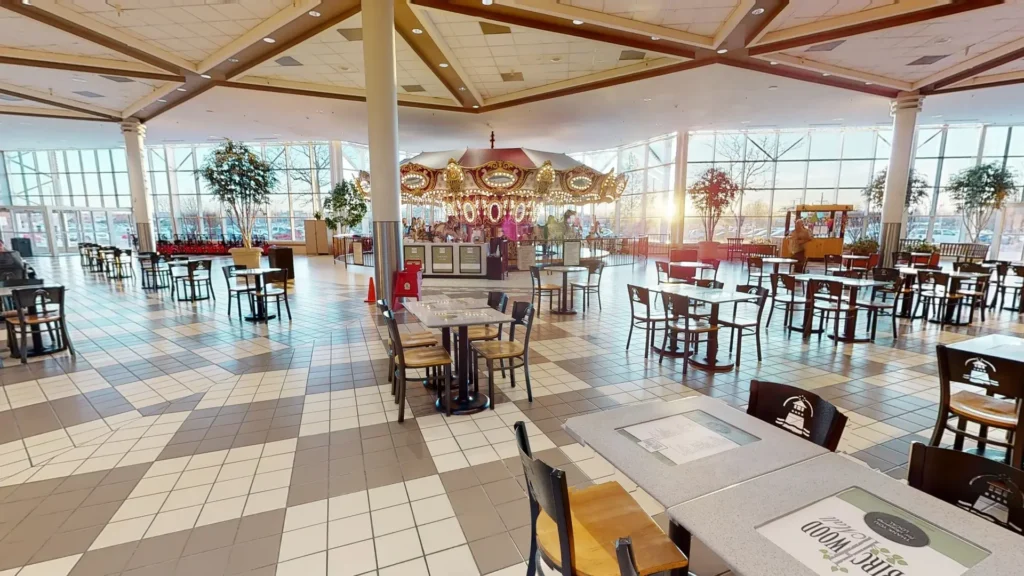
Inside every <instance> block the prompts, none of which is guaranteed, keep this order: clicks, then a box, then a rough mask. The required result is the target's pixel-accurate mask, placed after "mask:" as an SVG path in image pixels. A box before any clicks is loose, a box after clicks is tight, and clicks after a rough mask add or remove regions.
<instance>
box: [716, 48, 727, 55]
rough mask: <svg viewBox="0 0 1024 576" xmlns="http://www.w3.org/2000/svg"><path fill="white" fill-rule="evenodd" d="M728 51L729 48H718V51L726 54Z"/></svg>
mask: <svg viewBox="0 0 1024 576" xmlns="http://www.w3.org/2000/svg"><path fill="white" fill-rule="evenodd" d="M728 51H729V50H728V49H727V48H719V49H718V50H716V52H718V53H719V54H725V53H726V52H728Z"/></svg>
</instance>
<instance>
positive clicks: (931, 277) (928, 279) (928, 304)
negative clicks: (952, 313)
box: [914, 268, 964, 324]
mask: <svg viewBox="0 0 1024 576" xmlns="http://www.w3.org/2000/svg"><path fill="white" fill-rule="evenodd" d="M918 270H919V272H918V273H917V304H915V305H914V317H915V318H916V317H917V311H918V309H919V308H920V307H921V306H923V307H924V310H923V313H924V317H925V318H928V312H929V310H930V309H931V308H932V307H933V306H934V308H935V310H936V312H937V314H938V315H939V323H940V324H945V323H946V318H947V317H948V312H949V310H950V307H952V306H957V307H959V306H960V304H961V303H962V302H963V300H964V297H963V296H962V295H960V294H954V293H952V292H950V290H949V274H945V273H942V272H938V271H934V270H922V269H920V268H918Z"/></svg>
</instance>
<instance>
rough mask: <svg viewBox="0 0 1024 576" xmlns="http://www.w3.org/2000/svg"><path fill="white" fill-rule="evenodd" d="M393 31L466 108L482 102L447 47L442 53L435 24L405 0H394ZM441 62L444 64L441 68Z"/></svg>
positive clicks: (441, 41)
mask: <svg viewBox="0 0 1024 576" xmlns="http://www.w3.org/2000/svg"><path fill="white" fill-rule="evenodd" d="M413 29H417V30H420V31H421V33H420V34H416V33H414V32H413ZM395 31H396V32H398V34H399V35H400V36H401V37H402V39H403V40H405V42H406V44H408V45H409V47H410V48H412V51H413V52H415V53H416V55H417V56H419V58H420V60H421V61H422V62H423V64H424V65H425V66H426V67H427V68H429V69H430V71H431V72H433V73H434V76H435V77H437V79H438V80H440V82H441V84H444V87H445V88H447V89H448V92H450V93H451V95H452V98H453V99H455V101H456V102H458V103H459V104H460V105H462V106H465V107H467V108H472V107H473V106H478V107H479V106H480V105H481V104H483V99H482V98H480V93H479V92H477V91H476V90H475V89H471V88H470V86H471V84H470V82H469V80H468V76H467V75H466V73H465V71H464V70H462V67H461V66H459V65H458V61H456V60H454V59H452V58H451V54H450V51H449V52H447V53H446V50H445V49H444V48H447V45H444V47H442V45H443V43H444V39H443V38H442V37H441V36H440V34H438V32H437V28H436V27H434V25H433V23H431V22H430V21H429V20H427V19H426V17H424V18H421V17H420V15H419V14H417V13H416V11H414V10H413V9H412V7H411V6H409V3H408V1H407V0H395ZM441 63H445V64H447V65H448V66H447V67H445V68H442V67H441V66H440V64H441Z"/></svg>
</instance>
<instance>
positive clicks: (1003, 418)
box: [949, 390, 1017, 428]
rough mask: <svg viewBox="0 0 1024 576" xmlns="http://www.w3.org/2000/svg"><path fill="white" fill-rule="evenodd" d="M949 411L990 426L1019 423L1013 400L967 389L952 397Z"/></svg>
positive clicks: (1009, 426)
mask: <svg viewBox="0 0 1024 576" xmlns="http://www.w3.org/2000/svg"><path fill="white" fill-rule="evenodd" d="M949 411H950V412H952V413H953V414H956V415H957V416H963V417H964V418H967V419H969V420H973V421H975V422H978V423H980V424H987V425H989V426H996V427H999V428H1013V427H1015V426H1016V425H1017V413H1016V406H1015V405H1014V402H1013V401H1012V400H1000V399H999V398H993V397H991V396H985V395H982V394H976V393H974V392H968V391H966V390H963V391H960V392H957V393H956V394H953V396H951V397H950V399H949Z"/></svg>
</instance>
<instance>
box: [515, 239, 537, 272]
mask: <svg viewBox="0 0 1024 576" xmlns="http://www.w3.org/2000/svg"><path fill="white" fill-rule="evenodd" d="M516 258H517V259H516V267H517V268H519V269H520V270H529V269H530V266H534V265H536V263H537V247H536V246H534V245H533V244H523V245H521V246H519V253H518V255H517V256H516Z"/></svg>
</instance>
